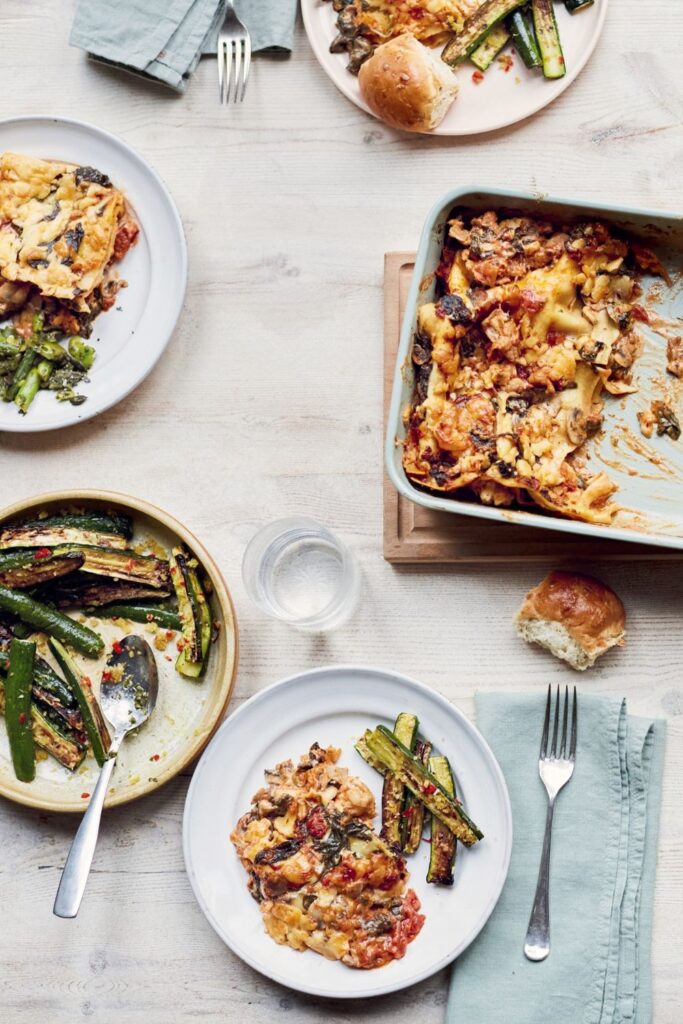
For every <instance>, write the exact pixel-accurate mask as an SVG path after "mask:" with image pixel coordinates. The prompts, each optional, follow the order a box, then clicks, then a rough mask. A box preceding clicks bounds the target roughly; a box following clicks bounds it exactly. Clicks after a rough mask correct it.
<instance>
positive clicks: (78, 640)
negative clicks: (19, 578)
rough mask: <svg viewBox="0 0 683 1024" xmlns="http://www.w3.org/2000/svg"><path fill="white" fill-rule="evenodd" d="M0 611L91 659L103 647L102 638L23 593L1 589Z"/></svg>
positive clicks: (5, 588) (0, 587) (7, 588)
mask: <svg viewBox="0 0 683 1024" xmlns="http://www.w3.org/2000/svg"><path fill="white" fill-rule="evenodd" d="M0 608H2V609H3V610H4V611H6V612H11V613H12V614H13V615H16V616H17V617H18V618H20V619H21V621H22V622H27V623H28V624H29V625H30V626H34V627H35V629H40V630H42V631H43V632H44V633H48V634H49V635H50V636H52V637H55V638H56V639H57V640H61V641H63V643H65V644H69V645H70V646H71V647H73V648H75V650H77V651H80V653H81V654H86V655H88V656H89V657H91V658H95V657H97V655H98V654H100V652H101V651H102V649H103V647H104V641H103V639H102V637H101V636H99V635H98V634H97V633H95V632H94V631H93V630H92V629H88V627H87V626H84V625H82V623H80V622H76V621H75V620H74V619H70V618H69V617H68V615H62V613H61V612H58V611H56V610H55V609H54V608H49V607H48V606H47V605H45V604H41V602H40V601H36V600H35V599H34V598H32V597H29V595H28V594H25V593H24V592H23V591H22V590H10V589H9V587H2V586H0Z"/></svg>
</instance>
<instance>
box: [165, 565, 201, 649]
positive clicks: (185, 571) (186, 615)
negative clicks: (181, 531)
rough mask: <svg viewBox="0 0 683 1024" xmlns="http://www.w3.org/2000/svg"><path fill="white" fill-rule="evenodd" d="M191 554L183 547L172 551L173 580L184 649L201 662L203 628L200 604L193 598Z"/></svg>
mask: <svg viewBox="0 0 683 1024" xmlns="http://www.w3.org/2000/svg"><path fill="white" fill-rule="evenodd" d="M188 562H189V555H188V554H187V552H186V551H184V550H183V548H173V549H172V551H171V582H172V583H173V589H174V590H175V593H176V597H177V599H178V614H179V615H180V622H181V624H182V629H183V640H184V641H185V647H184V648H183V650H184V651H187V654H186V657H187V660H188V661H194V662H197V661H198V662H201V656H202V655H201V652H202V648H201V629H202V623H201V618H200V612H199V606H198V604H197V603H196V602H195V601H193V599H192V584H191V581H190V572H189V568H190V567H189V565H188Z"/></svg>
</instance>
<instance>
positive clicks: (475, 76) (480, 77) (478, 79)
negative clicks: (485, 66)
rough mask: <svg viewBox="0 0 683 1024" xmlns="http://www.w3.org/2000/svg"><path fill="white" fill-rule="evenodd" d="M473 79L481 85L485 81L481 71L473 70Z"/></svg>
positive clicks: (476, 83)
mask: <svg viewBox="0 0 683 1024" xmlns="http://www.w3.org/2000/svg"><path fill="white" fill-rule="evenodd" d="M472 81H473V82H474V84H475V85H479V83H480V82H483V81H484V76H483V75H482V73H481V71H473V72H472Z"/></svg>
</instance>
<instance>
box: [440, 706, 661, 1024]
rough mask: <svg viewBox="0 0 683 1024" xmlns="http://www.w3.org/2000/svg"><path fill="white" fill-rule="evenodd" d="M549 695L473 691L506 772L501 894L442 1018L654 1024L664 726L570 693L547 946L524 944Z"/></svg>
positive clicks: (482, 1022)
mask: <svg viewBox="0 0 683 1024" xmlns="http://www.w3.org/2000/svg"><path fill="white" fill-rule="evenodd" d="M544 707H545V694H534V695H526V694H516V695H511V694H482V695H479V696H478V697H477V699H476V712H477V725H478V726H479V728H480V729H481V731H482V733H483V734H484V736H485V737H486V739H487V740H488V742H489V743H490V745H491V748H492V750H493V752H494V754H495V755H496V757H497V758H498V761H499V763H500V766H501V768H502V769H503V773H504V775H505V778H506V781H507V784H508V790H509V793H510V802H511V804H512V818H513V829H514V838H513V845H512V859H511V861H510V873H509V875H508V879H507V882H506V884H505V888H504V889H503V893H502V895H501V898H500V900H499V902H498V905H497V907H496V909H495V910H494V912H493V914H492V915H491V918H490V920H489V921H488V923H487V925H486V926H485V928H484V930H483V931H482V933H481V935H480V936H479V937H478V938H477V939H476V940H475V941H474V942H473V943H472V945H471V946H470V947H469V949H467V950H466V952H465V953H464V954H463V955H462V956H461V957H460V958H459V959H458V960H457V962H456V964H455V966H454V969H453V974H452V978H451V991H450V1000H449V1004H448V1013H447V1018H446V1019H447V1024H459V1022H460V1021H476V1022H477V1024H500V1022H501V1021H504V1022H505V1024H626V1022H628V1024H651V1021H652V1004H651V991H650V939H651V927H652V908H653V903H654V883H655V866H656V859H657V833H658V824H659V805H660V797H661V784H662V766H663V755H664V723H663V722H662V721H659V720H651V719H644V718H635V717H633V716H631V715H628V714H627V713H626V702H625V701H622V700H620V699H618V698H615V697H599V696H586V695H584V694H583V693H581V694H580V695H579V714H578V747H577V754H576V767H575V769H574V775H573V778H572V779H571V780H570V782H569V784H568V785H567V786H566V788H565V789H563V790H562V792H561V793H560V795H559V797H558V800H557V805H556V807H555V821H554V826H553V838H552V855H551V870H550V923H551V951H550V956H549V957H548V959H547V960H544V961H543V962H542V963H530V962H529V961H528V960H526V958H525V957H524V953H523V951H522V947H523V944H524V936H525V934H526V929H527V923H528V920H529V913H530V911H531V904H532V902H533V898H534V892H535V888H536V879H537V876H538V864H539V860H540V856H541V844H542V839H543V830H544V826H545V814H546V795H545V789H544V788H543V785H542V783H541V781H540V779H539V777H538V767H537V765H538V748H539V744H540V734H541V726H542V722H543V711H544Z"/></svg>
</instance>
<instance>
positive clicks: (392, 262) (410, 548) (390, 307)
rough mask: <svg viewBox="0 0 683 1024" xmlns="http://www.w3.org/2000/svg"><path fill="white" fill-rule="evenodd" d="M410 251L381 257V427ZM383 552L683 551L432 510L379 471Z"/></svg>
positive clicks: (509, 557)
mask: <svg viewBox="0 0 683 1024" xmlns="http://www.w3.org/2000/svg"><path fill="white" fill-rule="evenodd" d="M414 259H415V256H414V253H410V252H389V253H386V255H385V257H384V433H385V434H386V429H387V420H388V415H389V404H390V401H391V389H392V384H393V378H394V368H395V364H396V353H397V350H398V343H399V335H400V331H401V322H402V319H403V310H404V307H405V304H406V299H407V296H408V289H409V287H410V279H411V276H412V272H413V264H414ZM384 557H385V558H386V560H387V561H388V562H394V563H411V562H522V561H523V562H529V561H531V562H548V561H550V562H555V563H556V564H560V563H562V562H568V561H571V562H573V563H576V562H577V561H593V560H605V559H607V560H612V561H614V560H615V559H621V560H624V561H630V560H633V559H638V560H644V559H658V560H668V561H673V560H675V559H679V560H680V559H681V558H683V552H681V551H675V550H669V549H667V548H660V547H652V546H650V545H647V544H628V543H624V542H622V541H616V540H603V539H602V538H600V539H598V538H594V537H580V536H575V535H573V534H568V533H560V532H559V531H555V530H539V529H534V527H529V526H517V525H516V524H514V523H494V522H490V521H488V520H486V519H477V518H475V517H473V516H464V515H458V514H457V513H455V512H438V511H433V510H432V509H428V508H423V507H422V506H421V505H416V504H414V503H413V502H412V501H408V500H407V499H406V498H404V497H403V496H402V495H399V494H398V492H397V491H396V490H395V489H394V488H393V486H392V484H391V482H390V480H389V478H388V477H387V475H386V473H385V474H384Z"/></svg>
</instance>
